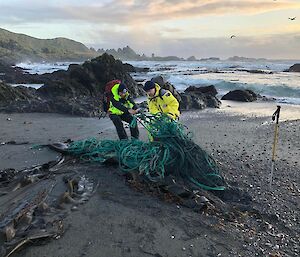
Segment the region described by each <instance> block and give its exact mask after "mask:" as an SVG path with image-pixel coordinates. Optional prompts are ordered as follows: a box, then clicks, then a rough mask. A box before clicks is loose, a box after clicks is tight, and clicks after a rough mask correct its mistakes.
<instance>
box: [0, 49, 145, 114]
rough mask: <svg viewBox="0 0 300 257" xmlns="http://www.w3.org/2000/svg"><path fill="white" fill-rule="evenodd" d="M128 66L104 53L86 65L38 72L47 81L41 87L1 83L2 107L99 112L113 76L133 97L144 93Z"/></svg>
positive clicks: (85, 112) (79, 112)
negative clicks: (13, 85) (123, 84)
mask: <svg viewBox="0 0 300 257" xmlns="http://www.w3.org/2000/svg"><path fill="white" fill-rule="evenodd" d="M128 67H129V66H128V65H126V66H124V65H123V63H122V62H121V61H119V60H115V59H114V57H113V56H111V55H108V54H103V55H102V56H99V57H97V58H95V59H92V60H91V61H87V62H85V63H83V64H82V65H78V64H72V65H70V66H69V68H68V70H67V71H56V72H53V73H51V74H49V73H48V74H43V75H35V76H36V78H38V79H39V80H40V81H42V82H43V83H44V86H42V87H41V88H39V89H37V90H35V89H33V88H27V87H16V88H13V87H10V86H8V85H6V84H4V83H1V85H0V110H2V111H8V112H55V113H64V114H72V115H80V116H95V115H96V114H97V113H98V110H99V106H100V105H101V104H102V103H101V101H100V99H102V96H103V93H104V87H105V84H106V83H107V82H108V81H110V80H113V79H120V80H121V81H122V82H123V83H125V84H126V85H127V87H128V90H129V92H130V93H131V95H132V96H133V97H136V96H139V95H141V94H143V91H142V89H141V87H138V85H137V83H136V82H135V81H134V80H133V79H132V77H131V76H130V75H129V73H128Z"/></svg>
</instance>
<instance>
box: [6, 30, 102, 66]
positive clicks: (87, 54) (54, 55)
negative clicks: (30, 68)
mask: <svg viewBox="0 0 300 257" xmlns="http://www.w3.org/2000/svg"><path fill="white" fill-rule="evenodd" d="M97 55H99V53H97V52H96V51H94V50H90V49H89V48H87V47H86V46H85V45H84V44H82V43H79V42H76V41H74V40H70V39H67V38H54V39H38V38H34V37H30V36H27V35H24V34H18V33H13V32H10V31H7V30H5V29H1V28H0V61H3V62H8V63H16V62H21V61H28V60H29V61H60V60H61V61H75V60H78V61H79V60H86V59H88V58H93V57H96V56H97Z"/></svg>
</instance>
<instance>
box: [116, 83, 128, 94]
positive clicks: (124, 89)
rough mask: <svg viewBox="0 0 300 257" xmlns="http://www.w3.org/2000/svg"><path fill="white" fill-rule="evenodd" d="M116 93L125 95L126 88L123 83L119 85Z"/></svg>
mask: <svg viewBox="0 0 300 257" xmlns="http://www.w3.org/2000/svg"><path fill="white" fill-rule="evenodd" d="M118 92H123V93H126V92H127V87H126V85H125V84H123V83H121V84H120V85H119V88H118Z"/></svg>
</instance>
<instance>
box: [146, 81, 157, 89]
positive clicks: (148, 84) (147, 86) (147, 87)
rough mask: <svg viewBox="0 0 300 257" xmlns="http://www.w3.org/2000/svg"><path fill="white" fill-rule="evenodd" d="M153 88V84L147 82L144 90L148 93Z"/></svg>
mask: <svg viewBox="0 0 300 257" xmlns="http://www.w3.org/2000/svg"><path fill="white" fill-rule="evenodd" d="M152 88H155V83H154V82H153V81H150V80H149V81H147V82H146V83H145V85H144V90H145V91H149V90H150V89H152Z"/></svg>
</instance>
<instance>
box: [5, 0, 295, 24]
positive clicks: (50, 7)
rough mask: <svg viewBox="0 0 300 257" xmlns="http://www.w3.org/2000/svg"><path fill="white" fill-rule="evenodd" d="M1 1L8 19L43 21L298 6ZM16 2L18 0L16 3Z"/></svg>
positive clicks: (166, 0) (263, 1)
mask: <svg viewBox="0 0 300 257" xmlns="http://www.w3.org/2000/svg"><path fill="white" fill-rule="evenodd" d="M6 2H7V3H6V4H5V3H4V4H1V8H0V19H1V21H6V23H8V22H13V23H17V22H27V23H29V22H37V21H39V22H47V21H50V22H51V20H54V21H57V20H58V19H59V20H77V21H82V22H95V23H110V24H112V23H113V24H123V25H132V24H135V23H137V22H140V23H149V22H150V23H151V22H154V23H155V22H160V21H166V20H170V19H172V20H178V19H190V18H195V17H203V16H206V15H224V14H234V13H235V14H239V15H240V14H247V15H248V14H258V13H264V12H270V11H275V10H283V9H293V8H300V3H299V2H298V3H297V2H296V1H291V0H290V1H280V2H279V1H270V0H251V1H250V0H232V1H223V0H222V1H221V0H181V1H178V0H174V1H173V0H172V1H171V0H143V1H134V0H110V1H101V3H99V1H95V0H94V1H91V0H89V1H88V0H86V1H84V2H83V3H81V4H80V3H77V4H74V1H63V2H58V1H54V0H52V1H47V2H45V3H42V2H40V1H36V0H35V1H33V0H30V1H26V5H24V3H23V4H22V1H12V3H10V2H9V1H8V0H7V1H6ZM16 2H18V4H16Z"/></svg>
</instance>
